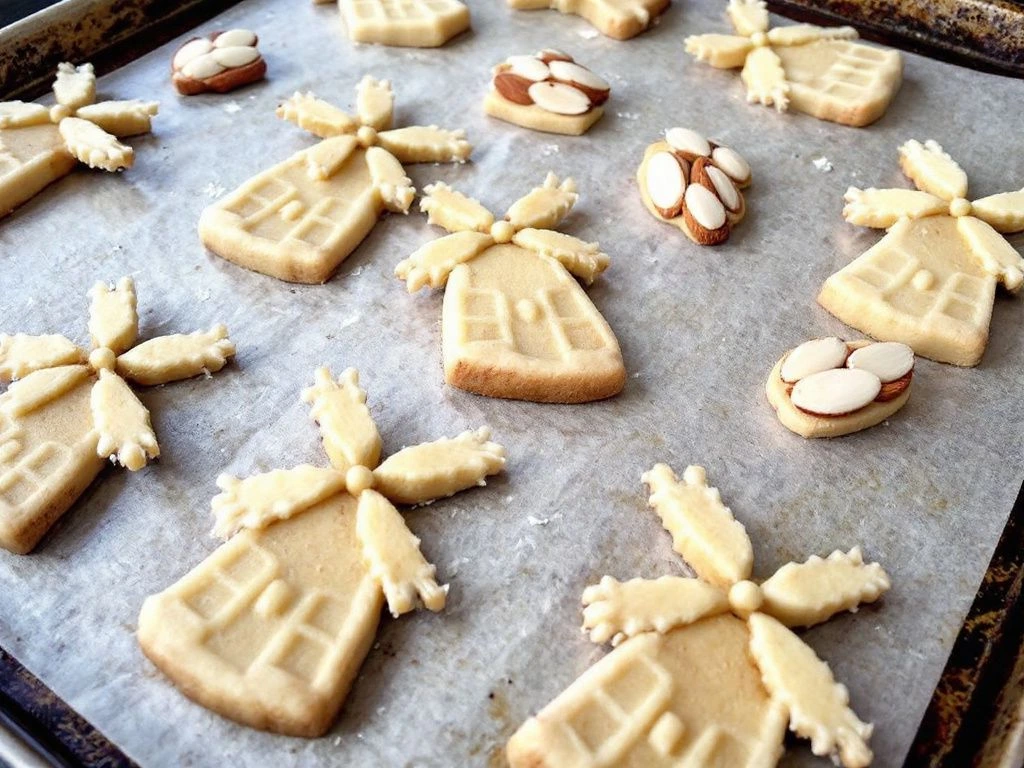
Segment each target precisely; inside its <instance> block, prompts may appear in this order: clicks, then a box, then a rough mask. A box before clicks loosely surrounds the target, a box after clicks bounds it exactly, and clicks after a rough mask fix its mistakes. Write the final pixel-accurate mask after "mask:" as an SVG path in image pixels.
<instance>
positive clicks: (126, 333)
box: [89, 277, 139, 355]
mask: <svg viewBox="0 0 1024 768" xmlns="http://www.w3.org/2000/svg"><path fill="white" fill-rule="evenodd" d="M89 298H90V299H91V301H90V304H89V335H90V336H91V337H92V343H93V345H94V346H96V347H106V348H107V349H109V350H111V351H113V353H114V354H115V355H117V354H120V353H121V352H124V351H125V350H127V349H129V348H131V346H132V345H133V344H134V343H135V338H136V336H137V335H138V332H139V315H138V312H137V311H136V309H135V306H136V298H135V283H134V282H133V281H132V279H131V278H130V277H122V278H121V279H120V280H119V281H118V282H117V285H116V286H114V287H113V288H111V287H110V286H109V285H107V284H106V283H103V282H99V283H96V284H95V285H94V286H93V287H92V290H90V291H89Z"/></svg>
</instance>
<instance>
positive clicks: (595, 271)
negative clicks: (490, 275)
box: [512, 229, 609, 285]
mask: <svg viewBox="0 0 1024 768" xmlns="http://www.w3.org/2000/svg"><path fill="white" fill-rule="evenodd" d="M512 242H513V243H515V244H516V245H518V246H520V247H521V248H526V249H527V250H530V251H533V252H534V253H539V254H540V255H541V256H547V257H549V258H552V259H555V260H556V261H558V262H559V263H560V264H561V265H562V266H563V267H565V268H566V269H567V270H569V272H571V273H572V274H573V275H575V276H576V277H578V278H580V279H581V280H582V281H583V282H585V283H586V284H587V285H590V284H591V283H592V282H594V278H596V277H597V276H598V275H600V274H601V273H602V272H604V271H605V270H606V269H607V268H608V264H609V258H608V254H606V253H602V252H601V249H600V248H599V247H598V244H597V243H587V242H584V241H583V240H580V239H578V238H575V237H572V236H570V235H564V234H562V233H561V232H552V231H551V230H549V229H523V230H520V231H519V232H516V234H515V235H514V236H513V237H512Z"/></svg>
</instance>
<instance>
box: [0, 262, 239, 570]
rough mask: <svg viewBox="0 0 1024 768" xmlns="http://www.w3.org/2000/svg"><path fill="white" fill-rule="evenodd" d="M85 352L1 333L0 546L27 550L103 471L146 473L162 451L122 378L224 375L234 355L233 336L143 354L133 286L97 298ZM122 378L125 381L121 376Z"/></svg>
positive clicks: (105, 290) (201, 334)
mask: <svg viewBox="0 0 1024 768" xmlns="http://www.w3.org/2000/svg"><path fill="white" fill-rule="evenodd" d="M90 296H91V298H92V304H91V306H90V308H89V335H90V336H91V337H92V351H91V352H89V353H86V352H85V350H83V349H80V348H79V347H78V346H76V345H75V344H74V343H72V342H71V341H69V340H68V339H66V338H65V337H63V336H60V335H56V334H54V335H49V336H26V335H24V334H20V333H19V334H17V335H15V336H6V335H0V381H4V382H7V381H14V380H16V379H17V381H15V383H14V384H12V385H11V386H10V387H9V388H8V389H7V392H5V393H4V394H3V395H0V547H3V548H4V549H8V550H10V551H11V552H16V553H18V554H25V553H27V552H29V551H30V550H31V549H32V548H33V547H35V545H36V543H38V541H39V539H41V538H42V537H43V534H44V533H46V531H47V530H48V529H49V528H50V526H51V525H53V523H54V522H56V520H57V518H59V517H60V516H61V515H62V514H64V512H65V511H66V510H67V509H68V507H70V506H71V505H72V504H73V503H74V501H75V499H77V498H78V497H79V496H80V495H81V493H82V492H83V491H84V490H85V489H86V487H87V486H88V485H89V483H91V482H92V481H93V479H94V478H95V477H96V475H97V474H99V471H100V470H101V469H102V468H103V464H104V460H105V459H107V458H109V459H110V460H111V461H112V462H115V463H118V464H120V465H121V466H124V467H127V468H128V469H130V470H133V471H134V470H137V469H141V468H142V467H144V466H145V465H146V462H147V461H148V460H149V459H153V458H156V457H157V456H159V455H160V448H159V447H158V445H157V442H156V435H154V434H153V427H152V425H151V424H150V421H149V411H147V410H146V407H145V406H144V405H143V404H142V403H141V402H139V400H138V398H137V397H136V396H135V394H134V393H133V392H132V390H131V387H129V386H128V384H127V383H126V382H125V379H127V380H129V381H132V382H134V383H136V384H141V385H143V386H154V385H157V384H166V383H168V382H171V381H179V380H181V379H188V378H191V377H192V376H198V375H199V374H201V373H207V372H210V371H219V370H220V369H221V368H223V367H224V364H225V362H226V361H227V358H229V357H231V356H232V355H234V354H235V347H234V345H233V344H232V343H231V341H230V340H229V339H228V332H227V329H226V328H225V327H224V326H223V325H217V326H214V327H213V328H211V329H210V330H209V331H197V332H196V333H191V334H188V335H184V334H177V335H174V336H160V337H157V338H155V339H150V340H149V341H145V342H143V343H141V344H139V345H137V346H136V343H135V342H136V337H137V335H138V324H139V318H138V315H137V314H136V311H135V286H134V284H133V283H132V281H131V279H130V278H127V277H125V278H122V279H121V280H120V281H119V282H118V284H117V286H116V288H113V289H111V288H110V287H109V286H108V285H107V284H106V283H97V284H96V285H95V286H94V287H93V289H92V291H91V292H90ZM122 377H123V378H122Z"/></svg>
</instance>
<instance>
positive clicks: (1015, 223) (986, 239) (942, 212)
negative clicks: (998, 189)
mask: <svg viewBox="0 0 1024 768" xmlns="http://www.w3.org/2000/svg"><path fill="white" fill-rule="evenodd" d="M900 156H901V166H902V168H903V170H904V172H905V173H906V174H907V175H908V176H909V177H910V178H911V179H913V181H914V183H915V184H916V186H917V188H918V190H920V191H914V190H908V189H866V190H861V189H856V188H853V187H851V188H850V189H849V190H848V191H847V193H846V201H847V206H846V207H845V208H844V209H843V216H844V218H845V219H846V220H847V221H848V222H850V223H852V224H858V225H861V226H868V227H878V228H887V229H888V232H887V233H886V235H885V237H883V238H882V239H881V240H880V241H879V242H878V243H877V244H876V245H874V246H873V247H872V248H870V249H869V250H868V251H866V252H865V253H864V254H862V255H861V256H859V257H858V258H857V259H856V260H855V261H853V262H851V263H850V264H849V265H848V266H846V267H844V268H843V269H841V270H840V271H839V272H836V273H835V274H834V275H832V276H831V277H829V278H828V280H826V281H825V284H824V286H823V287H822V289H821V293H819V294H818V303H819V304H821V305H822V306H823V307H825V309H827V310H828V311H829V312H831V313H832V314H833V315H835V316H836V317H838V318H839V319H840V320H842V321H843V322H844V323H846V324H847V325H851V326H853V327H854V328H856V329H857V330H859V331H862V332H863V333H866V334H869V335H870V336H873V337H874V338H876V339H879V340H882V341H901V342H903V343H904V344H907V345H909V346H910V347H912V348H913V350H914V352H916V353H917V354H919V355H921V356H923V357H928V358H931V359H933V360H938V361H939V362H942V363H952V364H954V365H966V366H970V365H977V364H978V363H979V362H980V361H981V357H982V355H983V354H984V352H985V345H986V344H987V342H988V329H989V324H990V322H991V320H992V305H993V302H994V298H995V290H996V285H997V284H999V283H1002V284H1003V285H1004V286H1005V287H1006V289H1007V290H1009V291H1010V292H1013V293H1016V292H1017V291H1018V290H1020V287H1021V285H1022V283H1024V259H1022V258H1021V255H1020V254H1019V253H1018V252H1017V251H1016V250H1015V249H1014V248H1013V246H1012V245H1010V243H1009V242H1007V240H1006V239H1005V238H1004V237H1003V236H1002V233H1010V232H1020V231H1022V230H1024V190H1020V191H1018V192H1007V193H1002V194H997V195H991V196H989V197H986V198H982V199H981V200H976V201H974V202H969V201H968V200H967V199H966V195H967V175H966V174H965V173H964V172H963V170H962V169H961V168H960V167H959V166H958V165H957V164H956V162H955V161H954V160H953V159H952V158H951V157H950V156H949V155H948V154H946V153H945V152H944V151H943V149H942V147H941V146H939V145H938V144H937V143H936V142H934V141H928V142H925V143H924V144H921V143H919V142H917V141H909V142H907V143H906V144H904V145H903V146H902V147H901V148H900Z"/></svg>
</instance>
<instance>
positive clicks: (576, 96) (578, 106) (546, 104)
mask: <svg viewBox="0 0 1024 768" xmlns="http://www.w3.org/2000/svg"><path fill="white" fill-rule="evenodd" d="M527 93H528V94H529V95H530V98H531V99H533V103H534V104H536V105H537V106H538V107H540V108H541V109H546V110H547V111H548V112H554V113H555V114H556V115H582V114H583V113H584V112H587V111H589V110H590V99H589V98H588V97H587V95H586V94H585V93H583V91H581V90H580V89H579V88H574V87H573V86H571V85H566V84H565V83H551V82H545V83H534V84H533V85H531V86H530V88H529V90H528V91H527Z"/></svg>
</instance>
